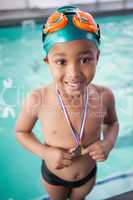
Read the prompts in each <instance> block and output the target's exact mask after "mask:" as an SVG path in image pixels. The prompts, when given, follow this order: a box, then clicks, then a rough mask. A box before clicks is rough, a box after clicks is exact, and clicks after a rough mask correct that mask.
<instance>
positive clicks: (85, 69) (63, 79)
mask: <svg viewBox="0 0 133 200" xmlns="http://www.w3.org/2000/svg"><path fill="white" fill-rule="evenodd" d="M98 57H99V51H98V50H97V48H96V47H95V44H93V42H91V41H87V40H75V41H71V42H66V43H57V44H55V45H54V46H53V47H52V48H51V49H50V51H49V53H48V58H47V61H46V62H47V64H48V65H49V68H50V71H51V73H52V76H53V79H54V81H55V83H56V84H57V86H58V88H59V89H61V90H63V91H64V92H66V93H67V94H69V95H74V94H81V93H82V92H83V91H84V89H85V88H86V86H87V85H88V84H89V83H90V82H91V80H92V79H93V77H94V75H95V69H96V64H97V61H98Z"/></svg>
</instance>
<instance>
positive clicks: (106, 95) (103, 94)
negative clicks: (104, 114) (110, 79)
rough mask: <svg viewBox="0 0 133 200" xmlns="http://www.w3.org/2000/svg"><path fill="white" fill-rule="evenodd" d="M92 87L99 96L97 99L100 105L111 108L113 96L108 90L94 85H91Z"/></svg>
mask: <svg viewBox="0 0 133 200" xmlns="http://www.w3.org/2000/svg"><path fill="white" fill-rule="evenodd" d="M92 86H93V87H95V89H96V92H97V94H99V97H100V98H101V100H102V103H104V104H105V105H106V106H111V105H113V104H114V101H115V99H114V94H113V92H112V90H111V89H110V88H108V87H105V86H102V85H95V84H92Z"/></svg>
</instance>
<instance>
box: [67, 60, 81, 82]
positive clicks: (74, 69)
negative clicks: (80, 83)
mask: <svg viewBox="0 0 133 200" xmlns="http://www.w3.org/2000/svg"><path fill="white" fill-rule="evenodd" d="M66 75H67V77H70V78H72V79H74V80H75V79H78V78H79V77H80V68H79V66H78V65H77V64H76V63H72V64H69V65H68V66H67V68H66Z"/></svg>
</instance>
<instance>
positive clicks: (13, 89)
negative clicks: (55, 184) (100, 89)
mask: <svg viewBox="0 0 133 200" xmlns="http://www.w3.org/2000/svg"><path fill="white" fill-rule="evenodd" d="M97 21H98V22H99V23H100V25H101V30H102V31H101V32H102V33H101V34H102V45H101V57H100V61H99V63H98V66H97V74H96V77H95V80H94V82H95V83H97V84H102V85H106V86H107V87H110V88H112V90H113V92H114V94H115V98H116V107H117V112H118V117H119V121H120V132H119V137H118V140H117V143H116V145H115V148H114V149H113V151H112V152H111V154H110V156H109V158H108V160H107V161H106V162H102V163H99V164H98V175H97V185H96V186H95V188H94V190H93V191H92V192H91V194H90V199H91V200H103V199H106V198H108V197H111V196H114V195H116V194H119V193H123V192H126V191H129V190H133V156H132V155H133V126H132V124H133V78H132V76H133V67H132V66H133V59H132V52H133V26H132V24H133V15H129V16H113V17H104V18H99V19H97ZM41 28H42V25H36V26H35V27H30V26H29V27H14V28H1V29H0V200H9V199H10V200H11V199H12V200H37V199H41V198H42V197H43V196H44V195H46V192H45V191H44V189H43V187H42V185H41V181H40V164H41V161H40V160H39V159H38V158H37V157H35V156H34V155H33V154H31V153H30V152H28V151H27V150H25V149H23V148H22V147H21V145H20V144H18V143H17V141H16V138H15V133H14V124H15V120H16V117H17V115H18V112H19V109H20V105H21V103H22V100H23V99H24V98H25V96H26V93H27V92H28V91H29V90H32V89H34V88H37V87H40V86H41V85H45V84H47V83H49V82H50V80H51V76H50V73H49V71H48V69H47V66H46V65H44V64H43V52H42V44H41ZM34 132H35V133H36V135H37V137H38V138H39V139H40V140H42V136H41V130H40V124H39V123H37V124H36V126H35V128H34ZM87 199H89V196H88V198H87Z"/></svg>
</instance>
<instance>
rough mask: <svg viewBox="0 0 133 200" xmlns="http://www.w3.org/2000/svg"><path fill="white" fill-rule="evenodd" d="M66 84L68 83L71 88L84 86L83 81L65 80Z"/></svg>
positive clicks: (77, 88)
mask: <svg viewBox="0 0 133 200" xmlns="http://www.w3.org/2000/svg"><path fill="white" fill-rule="evenodd" d="M65 85H67V87H69V88H70V89H71V90H80V89H81V87H82V86H83V82H73V83H71V82H65Z"/></svg>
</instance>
